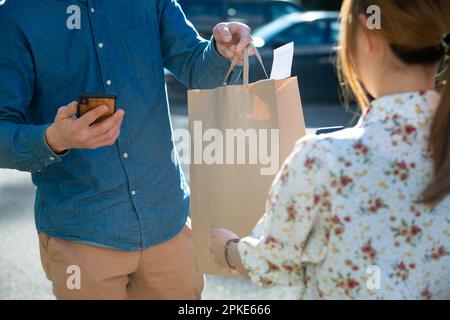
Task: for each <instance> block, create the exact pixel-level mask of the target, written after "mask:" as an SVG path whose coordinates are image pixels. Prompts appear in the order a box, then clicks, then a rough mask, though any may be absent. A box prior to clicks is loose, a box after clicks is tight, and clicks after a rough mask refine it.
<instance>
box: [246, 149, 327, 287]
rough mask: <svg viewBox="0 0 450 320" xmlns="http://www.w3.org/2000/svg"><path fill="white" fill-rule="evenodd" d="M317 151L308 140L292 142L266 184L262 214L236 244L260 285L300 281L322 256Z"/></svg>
mask: <svg viewBox="0 0 450 320" xmlns="http://www.w3.org/2000/svg"><path fill="white" fill-rule="evenodd" d="M319 153H320V150H318V148H316V147H314V143H313V142H312V141H308V140H304V141H300V142H299V143H298V144H297V147H296V149H295V150H294V152H293V153H292V155H291V156H290V157H289V158H288V160H287V161H286V163H285V164H284V166H283V169H282V170H281V171H280V173H279V174H278V176H277V177H276V179H275V181H274V183H273V185H272V188H271V191H270V194H269V198H268V200H267V205H266V213H265V215H264V216H263V218H262V219H261V220H260V222H259V223H258V224H257V226H256V227H255V229H254V230H253V232H252V234H251V235H250V236H248V237H246V238H244V239H242V240H241V241H240V243H239V245H238V248H239V252H240V256H241V259H242V262H243V264H244V266H245V268H246V270H247V272H248V273H249V275H250V277H251V279H252V280H253V281H254V282H255V283H257V284H259V285H260V286H262V287H270V286H274V285H289V286H298V287H300V288H301V287H304V285H305V282H306V281H307V280H308V277H307V274H309V273H311V271H312V270H311V268H315V266H316V265H317V264H319V263H320V262H321V261H322V260H323V259H324V257H325V253H326V248H327V242H328V239H327V230H326V226H325V224H324V223H323V218H324V215H326V214H327V213H326V212H319V210H318V205H317V201H318V200H317V199H318V195H321V196H324V197H326V196H327V192H326V189H325V187H323V186H322V182H323V181H326V176H325V175H326V170H325V168H324V165H323V164H322V161H321V160H320V159H321V158H320V156H319ZM323 200H324V201H327V199H323ZM308 269H309V270H308ZM312 274H314V272H312Z"/></svg>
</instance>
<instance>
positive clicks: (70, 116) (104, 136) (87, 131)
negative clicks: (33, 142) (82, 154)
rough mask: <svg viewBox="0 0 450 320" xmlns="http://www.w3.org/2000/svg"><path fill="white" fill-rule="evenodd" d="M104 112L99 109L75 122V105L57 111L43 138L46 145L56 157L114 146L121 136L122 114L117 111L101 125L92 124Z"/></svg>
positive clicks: (101, 107) (106, 108) (105, 108)
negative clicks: (56, 154) (76, 149)
mask: <svg viewBox="0 0 450 320" xmlns="http://www.w3.org/2000/svg"><path fill="white" fill-rule="evenodd" d="M107 112H108V107H107V106H100V107H98V108H95V109H93V110H91V111H89V112H88V113H86V114H85V115H83V116H82V117H81V118H79V119H77V118H76V117H75V115H76V113H77V103H76V102H72V103H71V104H69V105H68V106H65V107H61V108H59V110H58V113H57V115H56V118H55V122H54V123H53V124H52V125H51V126H50V127H49V128H48V129H47V132H46V134H45V136H46V139H47V143H48V145H49V146H50V148H52V150H53V151H54V152H55V153H62V152H64V151H66V150H68V149H74V148H78V149H96V148H100V147H106V146H111V145H113V144H114V143H115V142H116V140H117V138H118V137H119V135H120V127H121V125H122V121H123V117H124V115H125V112H124V111H123V110H119V111H117V112H116V113H115V114H114V115H112V116H111V117H109V118H107V119H105V120H103V121H102V122H100V123H96V124H93V123H94V122H95V121H96V120H97V119H98V118H100V117H101V116H102V115H104V114H106V113H107Z"/></svg>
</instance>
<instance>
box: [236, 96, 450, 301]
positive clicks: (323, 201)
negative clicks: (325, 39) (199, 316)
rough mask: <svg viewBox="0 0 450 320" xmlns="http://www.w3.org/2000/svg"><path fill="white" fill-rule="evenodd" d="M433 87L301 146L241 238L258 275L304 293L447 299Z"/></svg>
mask: <svg viewBox="0 0 450 320" xmlns="http://www.w3.org/2000/svg"><path fill="white" fill-rule="evenodd" d="M438 102H439V95H438V93H436V92H434V91H429V92H426V93H404V94H397V95H392V96H386V97H383V98H381V99H378V100H376V101H374V102H373V103H372V105H371V107H370V109H369V111H368V112H367V113H366V114H365V116H364V117H363V118H362V119H361V121H360V124H359V125H358V126H356V127H355V128H351V129H348V130H344V131H341V132H337V133H333V134H330V135H324V136H310V137H306V138H305V139H302V140H301V141H299V142H298V144H297V146H296V148H295V150H294V152H293V153H292V154H291V156H290V157H289V159H288V160H287V161H286V163H285V165H284V167H283V169H282V171H281V172H280V173H279V174H278V176H277V178H276V180H275V182H274V184H273V186H272V189H271V192H270V194H269V197H268V201H267V208H266V214H265V215H264V216H263V218H262V219H261V221H260V222H259V223H258V225H257V226H256V227H255V229H254V231H253V233H252V235H251V236H249V237H247V238H244V239H242V240H241V242H240V243H239V251H240V254H241V257H242V260H243V263H244V265H245V267H246V269H247V270H248V272H249V274H250V276H251V278H252V280H253V281H254V282H256V283H259V284H260V285H261V286H263V287H270V286H273V285H277V284H278V285H289V286H296V287H298V289H299V298H300V299H450V197H447V198H446V199H445V200H444V201H443V202H441V203H440V204H439V205H438V206H437V207H435V208H434V209H431V208H429V207H427V206H425V205H421V204H417V201H416V200H417V199H418V198H419V196H420V195H421V193H422V192H423V191H424V189H425V188H426V186H427V185H428V184H429V183H430V182H431V180H432V177H433V166H432V161H431V158H430V153H429V148H428V138H429V131H430V127H431V122H432V118H433V114H434V112H435V109H436V107H437V105H438Z"/></svg>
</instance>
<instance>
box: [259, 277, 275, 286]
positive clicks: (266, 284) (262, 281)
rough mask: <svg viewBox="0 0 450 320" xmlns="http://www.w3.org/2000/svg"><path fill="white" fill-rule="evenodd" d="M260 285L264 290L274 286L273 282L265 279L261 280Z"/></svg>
mask: <svg viewBox="0 0 450 320" xmlns="http://www.w3.org/2000/svg"><path fill="white" fill-rule="evenodd" d="M259 283H260V284H261V286H262V287H263V288H266V287H270V286H272V285H273V281H272V280H270V279H267V278H264V277H261V278H259Z"/></svg>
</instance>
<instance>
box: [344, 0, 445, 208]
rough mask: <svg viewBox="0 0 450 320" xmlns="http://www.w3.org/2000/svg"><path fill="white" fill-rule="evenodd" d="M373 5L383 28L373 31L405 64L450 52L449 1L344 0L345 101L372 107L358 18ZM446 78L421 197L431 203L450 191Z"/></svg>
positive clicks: (437, 58)
mask: <svg viewBox="0 0 450 320" xmlns="http://www.w3.org/2000/svg"><path fill="white" fill-rule="evenodd" d="M370 5H376V6H378V7H379V8H380V9H381V29H379V30H373V32H380V33H381V35H382V36H383V37H384V39H385V40H386V41H387V42H388V43H389V45H390V48H391V50H392V51H393V52H394V54H395V55H396V56H397V57H398V58H399V59H400V60H401V61H403V62H404V63H405V64H409V65H414V64H422V65H434V64H437V63H439V62H440V61H442V60H443V59H444V58H445V57H446V54H445V49H444V45H443V44H442V39H443V36H444V35H446V34H447V33H448V32H449V31H450V1H449V0H408V1H405V0H344V2H343V5H342V10H341V38H340V44H339V48H340V49H339V53H338V72H339V74H340V77H341V84H342V90H343V95H344V98H345V99H346V102H349V101H350V100H351V99H352V98H354V99H356V101H357V102H358V104H359V105H360V106H361V107H362V108H366V107H367V106H369V103H370V101H369V100H370V99H369V95H368V94H367V92H366V91H365V90H364V86H363V84H362V83H361V82H360V81H359V79H358V76H357V73H356V72H355V65H354V62H353V61H354V58H353V53H354V51H355V41H354V39H355V38H354V36H355V34H356V32H357V31H358V28H359V26H360V23H359V19H358V17H359V16H360V15H361V14H367V8H368V7H369V6H370ZM447 57H448V52H447ZM447 64H448V62H447ZM445 79H446V81H444V82H442V83H441V84H440V85H442V92H441V100H440V103H439V107H438V109H437V113H436V115H435V116H434V119H433V124H432V127H431V135H430V150H431V152H432V158H433V162H434V180H433V181H432V182H431V184H430V185H429V186H428V187H427V188H426V189H425V191H424V192H423V194H422V196H421V198H420V202H421V203H424V204H428V205H435V204H437V203H439V202H440V201H442V200H443V199H444V198H445V197H446V196H447V195H449V194H450V72H447V73H446V76H445Z"/></svg>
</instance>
